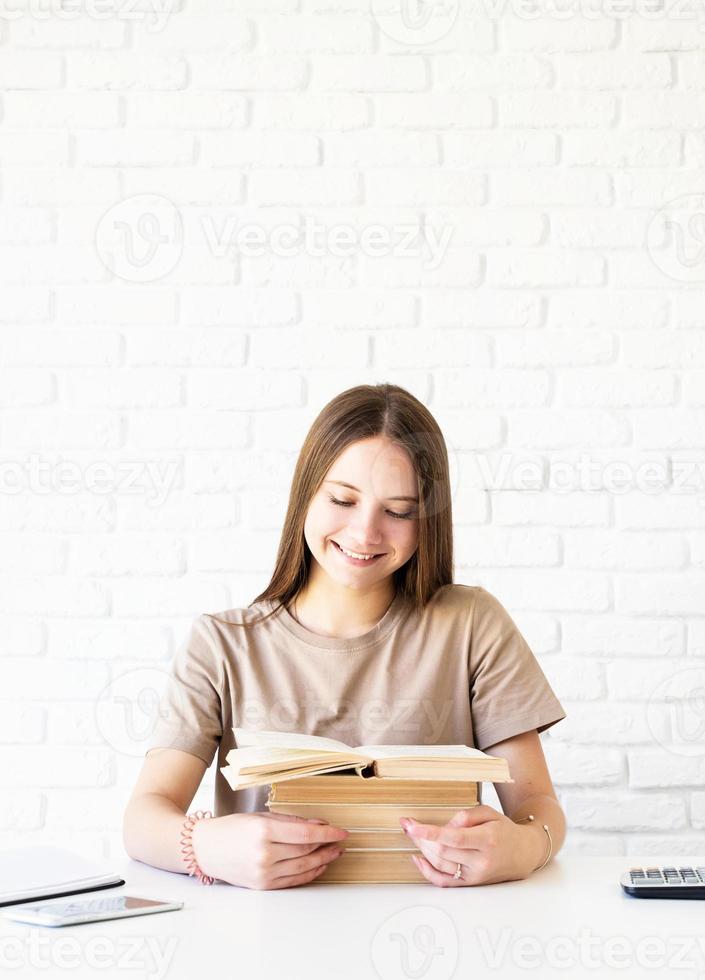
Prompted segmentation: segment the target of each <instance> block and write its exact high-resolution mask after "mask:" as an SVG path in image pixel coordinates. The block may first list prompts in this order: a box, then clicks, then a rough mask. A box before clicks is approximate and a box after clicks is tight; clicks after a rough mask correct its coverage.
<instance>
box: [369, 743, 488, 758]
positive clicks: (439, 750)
mask: <svg viewBox="0 0 705 980" xmlns="http://www.w3.org/2000/svg"><path fill="white" fill-rule="evenodd" d="M355 751H356V752H360V753H361V754H363V755H369V756H371V757H372V758H373V759H393V758H396V757H398V756H400V757H403V758H407V757H408V758H410V759H411V758H415V757H418V756H422V757H424V758H429V759H438V758H446V759H491V758H494V756H489V755H487V753H486V752H481V751H480V749H471V748H470V747H469V746H468V745H358V746H357V747H356V749H355Z"/></svg>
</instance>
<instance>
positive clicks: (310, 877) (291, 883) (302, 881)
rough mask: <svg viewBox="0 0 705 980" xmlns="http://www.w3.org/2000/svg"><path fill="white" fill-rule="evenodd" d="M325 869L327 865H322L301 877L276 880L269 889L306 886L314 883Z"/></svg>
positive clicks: (295, 876) (290, 876)
mask: <svg viewBox="0 0 705 980" xmlns="http://www.w3.org/2000/svg"><path fill="white" fill-rule="evenodd" d="M327 867H328V865H327V864H322V865H321V866H320V868H314V869H313V871H307V872H306V874H303V875H288V876H287V877H286V878H277V879H276V881H273V882H272V884H271V885H270V886H269V888H270V889H272V890H274V889H278V888H293V887H295V886H296V885H307V884H308V883H309V882H310V881H315V880H316V878H318V877H319V875H322V874H323V872H324V871H325V870H326V868H327Z"/></svg>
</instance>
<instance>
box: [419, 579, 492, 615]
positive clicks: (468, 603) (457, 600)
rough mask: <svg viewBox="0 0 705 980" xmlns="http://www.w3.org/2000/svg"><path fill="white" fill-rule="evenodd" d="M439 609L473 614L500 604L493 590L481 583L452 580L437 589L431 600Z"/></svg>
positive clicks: (430, 603) (431, 603) (430, 602)
mask: <svg viewBox="0 0 705 980" xmlns="http://www.w3.org/2000/svg"><path fill="white" fill-rule="evenodd" d="M431 605H433V606H434V607H435V608H438V609H447V610H459V611H460V612H466V613H467V614H468V615H472V614H473V613H474V612H475V610H476V609H482V610H485V609H487V608H492V607H494V606H495V605H500V603H499V600H498V599H496V598H495V597H494V596H493V595H492V593H491V592H488V591H487V590H486V589H483V588H482V586H480V585H462V584H460V583H459V582H452V583H450V584H449V585H442V586H441V587H440V589H437V590H436V591H435V592H434V594H433V596H432V597H431V599H430V601H429V606H431Z"/></svg>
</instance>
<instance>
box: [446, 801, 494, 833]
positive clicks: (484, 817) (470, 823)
mask: <svg viewBox="0 0 705 980" xmlns="http://www.w3.org/2000/svg"><path fill="white" fill-rule="evenodd" d="M499 816H500V814H499V813H498V812H497V810H495V809H494V807H491V806H486V805H485V804H480V805H479V806H473V807H470V808H469V809H467V810H458V812H457V813H455V814H453V816H452V817H451V818H450V820H449V821H448V826H449V827H477V826H478V825H479V824H483V823H487V821H488V820H497V819H498V818H499Z"/></svg>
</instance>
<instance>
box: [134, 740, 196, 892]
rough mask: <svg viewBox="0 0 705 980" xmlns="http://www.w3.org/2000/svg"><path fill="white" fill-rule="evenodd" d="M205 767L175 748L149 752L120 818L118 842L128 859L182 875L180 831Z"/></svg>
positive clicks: (182, 862)
mask: <svg viewBox="0 0 705 980" xmlns="http://www.w3.org/2000/svg"><path fill="white" fill-rule="evenodd" d="M206 768H207V767H206V764H205V762H203V760H202V759H199V758H198V757H197V756H195V755H191V754H190V753H189V752H182V751H180V750H179V749H152V750H151V751H150V752H149V754H148V755H147V756H146V758H145V760H144V764H143V766H142V770H141V772H140V775H139V777H138V779H137V783H136V784H135V788H134V789H133V791H132V795H131V797H130V799H129V802H128V804H127V808H126V810H125V815H124V818H123V827H122V839H123V843H124V845H125V850H126V851H127V853H128V854H129V856H130V857H131V858H134V859H135V860H136V861H143V862H144V863H145V864H151V865H153V866H154V867H155V868H163V869H164V870H165V871H181V872H183V873H184V874H185V873H186V865H185V863H184V858H183V855H182V854H181V829H182V827H183V824H184V819H185V816H186V811H187V810H188V807H189V806H190V804H191V801H192V800H193V798H194V796H195V794H196V790H197V789H198V787H199V786H200V784H201V780H202V779H203V774H204V773H205V771H206ZM195 833H196V828H194V835H195Z"/></svg>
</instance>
